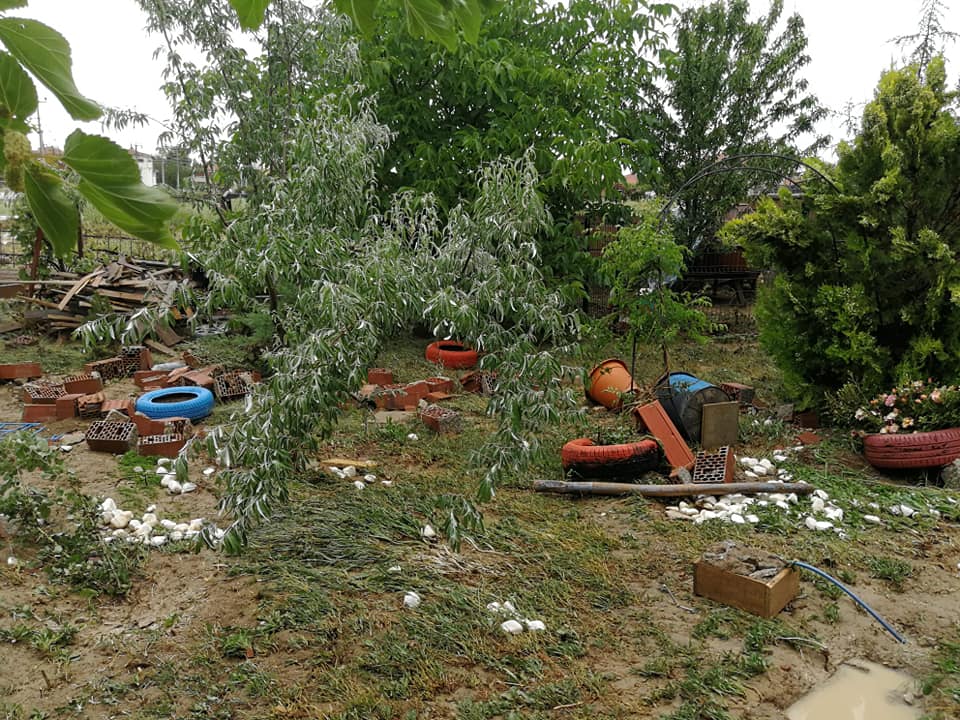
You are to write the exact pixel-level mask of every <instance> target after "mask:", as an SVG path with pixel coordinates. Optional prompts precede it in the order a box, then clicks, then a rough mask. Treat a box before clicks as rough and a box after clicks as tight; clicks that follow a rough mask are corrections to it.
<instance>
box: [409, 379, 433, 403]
mask: <svg viewBox="0 0 960 720" xmlns="http://www.w3.org/2000/svg"><path fill="white" fill-rule="evenodd" d="M403 389H404V390H405V391H406V393H407V396H408V398H409V399H408V401H407V403H408V404H410V403H413V404H414V405H416V404H417V403H418V402H420V401H421V400H422V399H423V398H425V397H426V396H427V393H429V392H430V386H429V385H428V384H427V382H426V381H425V380H418V381H417V382H412V383H407V384H406V386H404V388H403Z"/></svg>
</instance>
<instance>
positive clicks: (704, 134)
mask: <svg viewBox="0 0 960 720" xmlns="http://www.w3.org/2000/svg"><path fill="white" fill-rule="evenodd" d="M749 15H750V4H749V2H748V1H747V0H721V1H718V2H713V3H710V4H709V5H703V6H699V7H694V8H689V9H687V10H685V11H683V13H682V14H681V16H680V19H679V22H678V25H677V29H676V36H675V42H674V45H673V47H672V48H671V49H672V56H671V57H670V58H669V61H668V62H667V65H666V68H665V74H664V77H663V78H662V79H658V80H657V82H655V83H652V84H650V85H649V86H648V95H647V100H648V105H647V112H648V113H649V115H650V116H652V121H651V132H652V136H653V142H654V147H656V148H657V152H658V159H659V162H660V175H659V179H658V181H657V182H656V188H657V191H658V192H659V193H660V194H661V195H671V194H673V193H676V192H677V191H678V190H680V188H681V187H682V186H683V185H684V183H686V182H687V181H688V180H690V179H691V178H693V177H694V175H696V174H697V173H698V172H699V171H700V170H702V169H703V168H705V167H706V166H707V165H709V164H711V163H714V162H716V161H718V160H720V159H722V158H724V157H727V156H732V155H740V154H744V153H772V152H778V153H786V154H789V155H798V154H799V155H800V156H802V155H804V154H808V153H810V152H812V151H814V150H816V149H817V148H819V147H821V146H823V145H824V144H825V143H826V141H827V139H826V138H823V137H815V136H814V135H813V132H814V123H815V122H816V121H817V120H818V119H819V118H821V117H823V116H824V114H825V111H824V109H823V108H822V107H821V106H820V104H819V103H818V101H817V99H816V97H815V96H814V95H813V94H812V93H810V92H809V91H808V87H807V81H806V80H805V79H803V77H802V75H801V72H802V70H803V68H804V66H806V65H807V63H808V62H809V61H810V58H809V57H808V56H807V54H806V48H807V39H806V36H805V35H804V26H803V19H802V18H801V17H800V16H799V15H797V14H794V15H791V16H790V17H788V18H787V19H786V24H785V27H784V29H783V31H782V32H780V33H779V34H778V33H777V27H778V25H779V23H780V21H781V17H782V15H783V0H772V1H771V3H770V7H769V9H768V10H767V12H766V14H765V15H762V16H760V17H759V18H757V19H756V20H751V19H750V17H749ZM804 138H807V140H808V142H807V143H806V144H805V145H803V146H801V145H799V144H798V143H801V141H802V140H803V139H804ZM745 164H746V165H749V166H751V167H752V166H760V167H763V168H765V169H767V170H768V171H769V173H763V172H749V171H746V170H743V169H738V170H737V171H735V172H729V173H722V174H717V175H713V176H709V177H707V178H705V179H703V180H701V181H699V182H697V183H696V184H695V185H694V186H692V187H690V188H689V190H687V191H685V192H683V193H682V195H681V196H680V197H679V200H678V207H679V217H678V218H676V232H677V237H678V240H680V241H681V242H682V243H684V244H685V245H687V246H693V245H695V244H697V243H699V242H701V241H703V242H710V241H711V240H713V238H714V237H715V235H716V232H717V230H718V229H719V228H720V226H721V224H722V222H723V216H724V214H725V213H726V212H727V211H729V210H730V209H731V208H732V207H734V206H735V205H736V204H737V203H738V202H740V201H742V200H743V199H745V198H746V197H747V195H748V193H749V192H750V191H751V190H752V189H754V188H756V187H757V186H760V187H769V186H770V177H771V176H772V177H775V178H779V177H780V176H781V175H782V174H783V173H788V172H792V171H793V170H794V168H793V167H791V165H790V164H789V163H784V162H782V161H778V160H774V159H766V160H764V159H754V160H751V161H749V162H748V163H745Z"/></svg>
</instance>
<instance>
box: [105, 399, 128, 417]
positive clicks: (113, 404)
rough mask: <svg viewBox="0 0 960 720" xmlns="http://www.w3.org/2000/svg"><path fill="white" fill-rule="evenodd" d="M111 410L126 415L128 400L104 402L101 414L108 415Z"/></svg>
mask: <svg viewBox="0 0 960 720" xmlns="http://www.w3.org/2000/svg"><path fill="white" fill-rule="evenodd" d="M111 410H116V411H117V412H122V413H124V414H126V412H127V401H126V400H104V401H103V404H102V405H101V406H100V412H101V413H103V414H104V415H106V414H107V413H108V412H110V411H111Z"/></svg>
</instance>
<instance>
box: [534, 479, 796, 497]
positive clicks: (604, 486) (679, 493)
mask: <svg viewBox="0 0 960 720" xmlns="http://www.w3.org/2000/svg"><path fill="white" fill-rule="evenodd" d="M533 489H534V490H535V491H536V492H553V493H565V494H570V495H643V496H644V497H686V496H688V495H734V494H736V493H745V494H748V495H749V494H753V493H797V494H798V495H807V494H809V493H812V492H813V491H814V487H813V485H808V484H807V483H772V482H740V483H685V484H683V485H634V484H632V483H612V482H567V481H565V480H534V481H533Z"/></svg>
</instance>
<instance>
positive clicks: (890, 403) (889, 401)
mask: <svg viewBox="0 0 960 720" xmlns="http://www.w3.org/2000/svg"><path fill="white" fill-rule="evenodd" d="M895 402H897V396H896V395H887V397H886V398H884V400H883V404H884V405H886V406H887V407H893V404H894V403H895Z"/></svg>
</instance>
